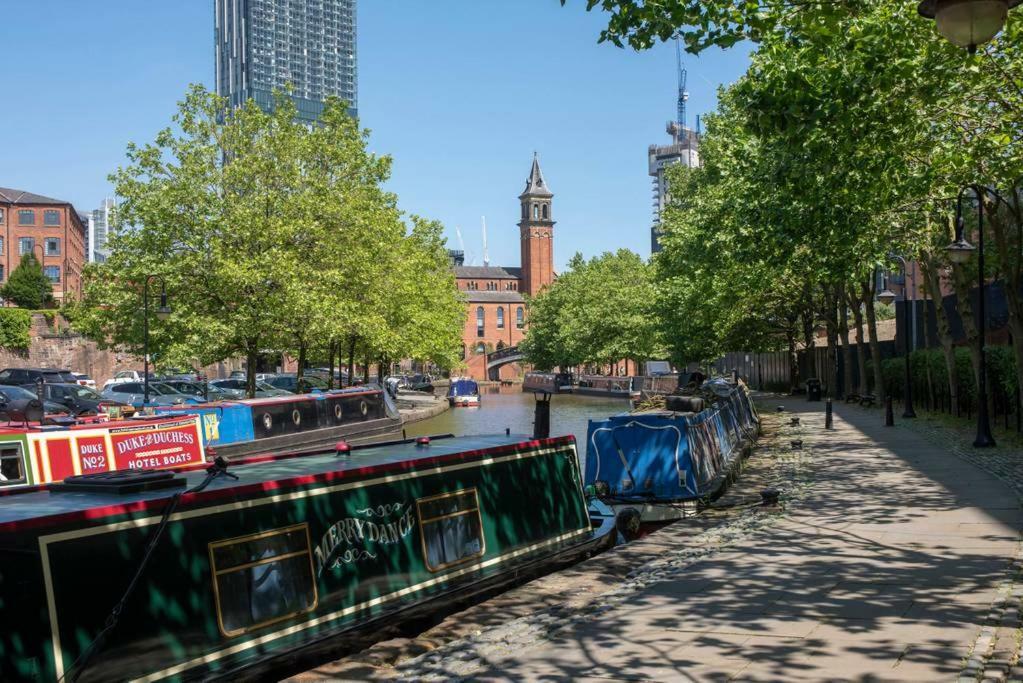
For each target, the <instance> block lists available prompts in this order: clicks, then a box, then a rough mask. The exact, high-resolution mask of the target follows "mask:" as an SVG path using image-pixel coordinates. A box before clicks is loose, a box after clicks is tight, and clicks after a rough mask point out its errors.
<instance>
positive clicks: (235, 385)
mask: <svg viewBox="0 0 1023 683" xmlns="http://www.w3.org/2000/svg"><path fill="white" fill-rule="evenodd" d="M210 384H211V385H213V386H217V387H220V388H221V389H238V390H241V392H242V394H244V393H245V391H246V386H245V380H244V379H215V380H213V381H212V382H210ZM291 393H292V392H290V391H286V390H284V389H278V388H277V387H275V386H273V385H270V384H267V383H266V382H261V381H259V380H256V398H265V397H267V396H288V395H290V394H291Z"/></svg>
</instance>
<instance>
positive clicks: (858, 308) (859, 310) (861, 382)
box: [848, 286, 870, 394]
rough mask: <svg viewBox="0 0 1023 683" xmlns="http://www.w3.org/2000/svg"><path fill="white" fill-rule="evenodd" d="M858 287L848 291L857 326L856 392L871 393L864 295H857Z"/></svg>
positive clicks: (854, 321)
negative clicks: (865, 344)
mask: <svg viewBox="0 0 1023 683" xmlns="http://www.w3.org/2000/svg"><path fill="white" fill-rule="evenodd" d="M855 292H856V287H855V286H853V287H851V288H850V290H849V292H848V297H849V307H850V308H851V309H852V313H853V324H854V325H855V326H856V364H857V366H858V367H857V368H856V370H857V381H856V393H858V394H869V393H870V382H869V381H868V379H867V352H866V350H865V349H864V346H863V344H864V342H865V341H866V339H867V337H866V335H864V334H863V297H862V296H856V294H855Z"/></svg>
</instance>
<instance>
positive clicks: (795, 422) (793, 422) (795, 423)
mask: <svg viewBox="0 0 1023 683" xmlns="http://www.w3.org/2000/svg"><path fill="white" fill-rule="evenodd" d="M789 423H790V424H791V425H792V426H793V427H798V426H799V416H798V415H797V416H795V417H793V418H792V419H791V420H790V421H789Z"/></svg>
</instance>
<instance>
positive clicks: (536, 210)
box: [533, 204, 540, 220]
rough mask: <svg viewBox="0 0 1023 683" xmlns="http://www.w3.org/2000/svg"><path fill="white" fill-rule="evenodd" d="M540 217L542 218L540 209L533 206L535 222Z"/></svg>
mask: <svg viewBox="0 0 1023 683" xmlns="http://www.w3.org/2000/svg"><path fill="white" fill-rule="evenodd" d="M539 217H540V207H539V206H537V205H536V204H533V220H536V219H537V218H539Z"/></svg>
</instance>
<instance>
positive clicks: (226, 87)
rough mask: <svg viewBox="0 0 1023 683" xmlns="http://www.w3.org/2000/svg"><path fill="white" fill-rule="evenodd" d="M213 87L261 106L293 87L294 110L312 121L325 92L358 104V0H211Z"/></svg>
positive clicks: (353, 106) (233, 99) (352, 106)
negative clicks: (213, 11) (274, 95)
mask: <svg viewBox="0 0 1023 683" xmlns="http://www.w3.org/2000/svg"><path fill="white" fill-rule="evenodd" d="M215 9H216V17H215V20H214V31H215V40H216V69H217V74H216V82H217V94H219V95H221V96H223V97H226V98H228V101H229V102H230V105H231V106H232V107H237V106H240V105H241V104H242V103H244V102H245V101H246V100H248V99H249V98H251V99H253V100H255V101H256V104H258V105H259V106H260V108H262V109H263V110H266V111H268V110H269V109H270V108H271V107H272V106H273V91H274V90H275V89H277V90H283V89H284V88H285V86H290V87H291V89H292V97H293V99H294V101H295V105H296V107H297V108H298V117H299V119H301V120H303V121H308V122H313V121H316V119H317V118H318V117H319V115H320V113H321V112H322V111H323V101H324V100H325V99H326V98H327V97H328V96H330V95H334V96H336V97H339V98H341V99H342V100H344V101H346V102H348V106H349V112H350V113H351V114H352V116H355V115H356V114H357V111H358V101H357V83H358V79H357V73H356V59H355V0H216V7H215Z"/></svg>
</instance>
